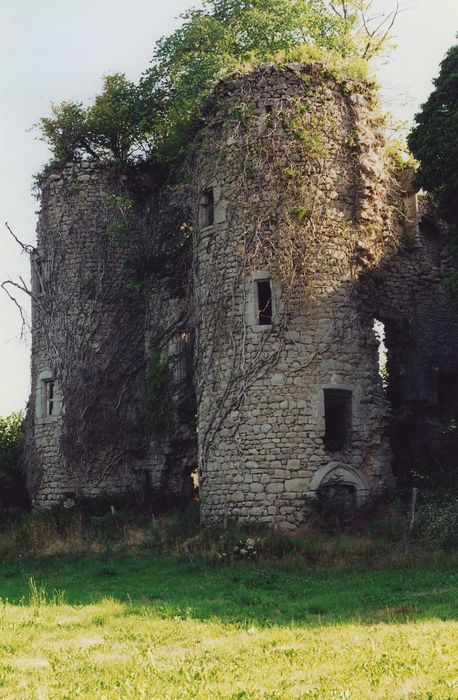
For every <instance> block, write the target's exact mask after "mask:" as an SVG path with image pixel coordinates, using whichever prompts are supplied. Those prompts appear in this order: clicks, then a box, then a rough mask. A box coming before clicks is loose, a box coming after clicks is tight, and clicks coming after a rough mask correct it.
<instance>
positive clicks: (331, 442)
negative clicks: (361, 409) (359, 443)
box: [323, 389, 352, 452]
mask: <svg viewBox="0 0 458 700" xmlns="http://www.w3.org/2000/svg"><path fill="white" fill-rule="evenodd" d="M323 391H324V420H325V435H324V446H325V448H326V450H327V451H328V452H339V451H341V450H344V449H345V448H346V447H347V446H348V445H349V443H350V438H351V428H352V409H351V403H352V392H351V391H347V390H345V389H324V390H323Z"/></svg>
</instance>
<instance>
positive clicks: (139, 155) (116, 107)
mask: <svg viewBox="0 0 458 700" xmlns="http://www.w3.org/2000/svg"><path fill="white" fill-rule="evenodd" d="M161 94H162V93H161V89H160V88H159V86H157V89H156V90H155V92H154V94H153V93H151V92H150V91H149V90H148V89H147V86H146V85H145V84H143V83H141V84H140V85H136V84H135V83H132V82H130V81H128V80H127V79H126V77H125V75H124V74H123V73H114V74H113V75H108V76H106V77H105V78H104V80H103V90H102V92H101V94H100V95H98V96H97V97H96V99H95V101H94V104H93V105H91V106H90V107H87V108H86V107H83V105H82V104H81V103H76V102H62V103H61V104H60V105H52V107H51V116H50V117H42V119H41V120H40V122H39V124H38V127H39V130H40V133H41V138H42V140H43V141H45V143H47V145H48V146H49V148H50V150H51V152H52V154H53V162H54V163H55V164H58V163H64V162H67V161H73V162H78V161H80V160H82V159H83V158H85V157H90V158H93V159H95V160H111V161H114V162H119V163H126V162H132V161H136V160H139V159H144V158H145V157H147V156H148V155H149V154H150V151H151V148H152V147H153V143H152V142H151V140H150V138H149V136H150V134H152V133H153V131H154V128H155V127H154V125H155V123H156V120H157V118H158V112H160V110H161Z"/></svg>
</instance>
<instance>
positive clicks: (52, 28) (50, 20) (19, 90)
mask: <svg viewBox="0 0 458 700" xmlns="http://www.w3.org/2000/svg"><path fill="white" fill-rule="evenodd" d="M197 4H199V3H198V1H197V0H196V2H193V1H192V0H169V1H168V2H167V3H162V2H158V1H157V0H77V2H75V0H38V1H37V0H0V65H1V71H0V94H1V95H2V100H1V104H0V163H1V171H0V178H1V186H0V281H3V280H5V279H8V278H12V279H16V278H18V277H19V276H22V277H24V279H25V280H28V279H29V266H28V261H27V259H26V256H25V255H23V254H21V252H20V249H19V248H18V247H17V245H16V244H15V243H14V241H13V240H12V239H11V238H10V237H9V234H8V233H7V231H6V228H5V227H4V225H3V222H5V221H8V222H9V224H10V226H11V227H12V228H13V230H14V232H15V233H16V235H17V236H18V237H19V238H21V239H22V240H23V241H25V242H27V243H33V242H34V231H35V226H36V218H37V217H36V210H37V209H38V206H39V205H38V203H37V201H36V200H35V199H33V197H32V196H31V180H32V175H33V173H35V172H37V171H38V170H40V168H41V167H42V165H43V164H44V163H45V162H46V161H47V160H48V158H49V154H48V152H47V149H46V147H45V146H44V144H42V143H41V142H39V141H37V140H36V135H35V134H34V133H30V131H29V130H30V128H31V126H32V125H33V124H34V123H36V122H37V121H38V120H39V118H40V117H41V116H43V115H45V114H47V113H48V111H49V105H50V104H51V102H57V103H58V102H61V101H62V100H76V101H79V100H81V101H83V102H87V101H90V100H92V99H93V98H94V96H95V95H96V94H97V93H98V92H99V91H100V88H101V77H102V76H103V75H106V74H107V73H112V72H114V71H122V72H124V73H126V75H127V77H128V78H130V79H131V80H137V79H138V78H139V76H140V74H141V73H142V72H143V71H144V70H145V68H146V67H147V66H148V63H149V60H150V59H151V56H152V54H153V47H154V43H155V41H156V40H157V39H158V38H159V37H160V36H162V35H164V34H168V33H170V31H172V30H173V29H174V28H175V27H176V26H178V24H179V20H178V19H177V17H178V15H179V14H180V13H181V12H183V11H184V10H186V9H188V8H190V7H192V6H195V5H197ZM393 4H394V0H374V6H375V7H376V8H377V9H378V8H380V9H384V8H391V7H392V6H393ZM403 5H404V7H405V8H407V9H406V11H405V12H403V13H402V14H401V15H400V16H399V17H398V20H397V23H396V27H395V29H394V36H395V40H396V42H397V44H398V48H397V49H396V50H395V51H393V52H392V54H391V56H390V59H389V60H388V62H387V63H386V64H385V65H383V66H382V67H381V68H380V70H379V82H380V83H381V84H382V87H383V92H382V96H383V98H384V103H385V107H386V109H388V110H389V111H391V112H392V113H393V114H394V115H395V117H396V118H399V119H405V120H407V121H409V122H411V120H412V117H413V114H414V113H415V112H416V111H417V110H418V107H419V105H420V104H421V103H422V102H424V101H425V99H426V98H427V96H428V95H429V93H430V92H431V89H432V84H431V80H432V78H434V77H435V76H436V75H437V73H438V69H439V63H440V61H441V60H442V58H443V57H444V55H445V52H446V51H447V49H448V48H449V47H450V46H452V45H453V44H454V43H455V35H456V33H457V32H458V0H403ZM23 301H24V303H25V304H26V306H27V299H25V300H23ZM20 334H21V323H20V319H19V315H18V312H17V310H16V308H15V307H14V306H13V304H12V303H11V302H10V301H9V300H8V298H7V296H6V295H5V293H4V292H3V291H2V290H0V368H1V373H0V416H3V415H7V414H9V413H10V412H11V411H15V410H19V409H21V408H24V406H25V403H26V401H27V395H28V391H29V386H30V379H29V339H28V338H25V339H23V340H21V339H20Z"/></svg>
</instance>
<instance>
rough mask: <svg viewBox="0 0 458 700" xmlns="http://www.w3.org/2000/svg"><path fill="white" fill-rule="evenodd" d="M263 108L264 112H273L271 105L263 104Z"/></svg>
mask: <svg viewBox="0 0 458 700" xmlns="http://www.w3.org/2000/svg"><path fill="white" fill-rule="evenodd" d="M264 110H265V112H266V114H273V111H274V108H273V105H264Z"/></svg>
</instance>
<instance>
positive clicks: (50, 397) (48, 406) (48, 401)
mask: <svg viewBox="0 0 458 700" xmlns="http://www.w3.org/2000/svg"><path fill="white" fill-rule="evenodd" d="M44 385H45V414H46V415H47V416H53V415H54V408H55V405H54V380H52V379H51V380H49V379H48V380H46V381H45V382H44Z"/></svg>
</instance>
